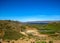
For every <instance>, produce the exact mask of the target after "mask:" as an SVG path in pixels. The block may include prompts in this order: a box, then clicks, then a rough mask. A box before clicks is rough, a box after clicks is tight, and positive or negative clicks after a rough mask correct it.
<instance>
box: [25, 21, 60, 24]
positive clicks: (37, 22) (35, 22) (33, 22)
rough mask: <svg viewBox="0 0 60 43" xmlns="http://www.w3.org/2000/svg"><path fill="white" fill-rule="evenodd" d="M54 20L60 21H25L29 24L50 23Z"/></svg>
mask: <svg viewBox="0 0 60 43" xmlns="http://www.w3.org/2000/svg"><path fill="white" fill-rule="evenodd" d="M52 22H60V21H30V22H25V23H27V24H48V23H52Z"/></svg>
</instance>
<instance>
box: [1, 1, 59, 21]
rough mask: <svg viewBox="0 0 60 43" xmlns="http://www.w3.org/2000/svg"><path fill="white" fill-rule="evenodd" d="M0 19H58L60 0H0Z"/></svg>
mask: <svg viewBox="0 0 60 43" xmlns="http://www.w3.org/2000/svg"><path fill="white" fill-rule="evenodd" d="M0 20H18V21H23V22H25V21H45V20H47V21H48V20H49V21H50V20H60V0H0Z"/></svg>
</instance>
